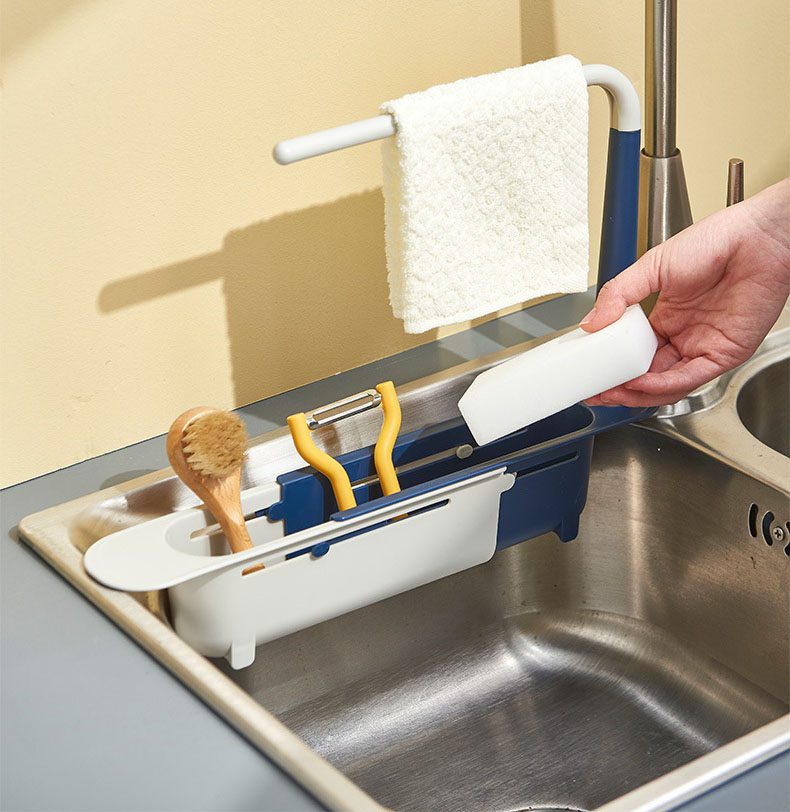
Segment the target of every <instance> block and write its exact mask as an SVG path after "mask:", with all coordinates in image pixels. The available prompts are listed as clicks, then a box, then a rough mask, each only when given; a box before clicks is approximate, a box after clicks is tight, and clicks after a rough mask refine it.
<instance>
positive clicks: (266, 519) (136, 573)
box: [84, 65, 654, 668]
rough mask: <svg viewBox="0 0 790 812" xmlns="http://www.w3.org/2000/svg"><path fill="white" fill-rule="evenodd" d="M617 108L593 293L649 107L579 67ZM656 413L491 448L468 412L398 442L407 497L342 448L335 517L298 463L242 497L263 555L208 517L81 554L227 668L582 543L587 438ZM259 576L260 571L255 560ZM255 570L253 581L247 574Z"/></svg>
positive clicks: (596, 411)
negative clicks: (467, 572) (158, 597)
mask: <svg viewBox="0 0 790 812" xmlns="http://www.w3.org/2000/svg"><path fill="white" fill-rule="evenodd" d="M584 73H585V77H586V79H587V83H588V85H598V86H600V87H603V88H604V89H605V90H606V91H607V93H608V95H609V98H610V101H611V110H612V127H611V129H610V135H609V151H608V162H607V172H606V188H605V198H604V215H603V228H602V238H601V252H600V258H599V269H598V283H599V286H600V285H601V284H603V283H604V282H606V281H607V280H609V279H611V278H612V277H613V276H615V275H616V274H617V273H618V272H619V271H621V270H622V269H623V268H625V267H627V266H628V265H630V264H631V263H632V262H633V261H634V259H635V255H636V240H637V196H638V171H639V150H640V132H639V123H640V109H639V99H638V96H637V94H636V91H635V90H634V87H633V86H632V85H631V83H630V82H629V81H628V79H627V78H626V77H625V76H624V75H623V74H622V73H620V72H619V71H617V70H615V69H614V68H611V67H609V66H606V65H587V66H585V67H584ZM393 132H394V127H393V123H392V120H391V119H390V117H389V116H378V117H376V118H372V119H368V120H366V121H362V122H358V123H356V124H349V125H345V126H343V127H336V128H334V129H331V130H325V131H323V132H319V133H314V134H312V135H306V136H302V137H299V138H294V139H291V140H289V141H283V142H281V143H280V144H278V145H277V146H276V147H275V149H274V156H275V158H276V160H278V161H279V162H280V163H290V162H293V161H297V160H301V159H303V158H308V157H312V156H316V155H320V154H324V153H326V152H330V151H332V150H336V149H341V148H343V147H346V146H353V145H355V144H361V143H364V142H366V141H371V140H375V139H378V138H383V137H387V136H389V135H392V134H393ZM653 413H654V410H650V409H628V408H612V407H597V408H590V407H587V406H584V405H582V404H577V405H575V406H572V407H570V408H568V409H565V410H563V411H561V412H558V413H557V414H555V415H553V416H551V417H547V418H546V419H544V420H541V421H539V422H537V423H534V424H533V425H531V426H529V427H527V428H525V429H522V430H521V431H518V432H515V433H513V434H510V435H508V436H507V437H504V438H502V439H500V440H497V441H495V442H492V443H488V444H486V445H483V446H475V445H474V441H473V438H472V435H471V433H470V432H469V430H468V428H467V427H466V425H465V424H464V422H463V420H462V419H461V418H460V416H459V417H456V418H453V419H450V420H447V421H444V422H442V423H439V424H434V425H428V426H426V427H424V428H421V429H418V430H416V431H411V432H409V433H407V434H405V435H403V436H401V437H400V438H399V439H398V441H397V442H396V443H395V446H394V450H393V455H392V456H393V462H394V464H395V466H396V470H397V474H398V478H399V480H400V485H401V488H402V490H401V491H400V492H398V493H392V494H390V495H383V494H382V491H381V487H380V484H379V482H378V479H377V477H376V476H375V466H374V458H373V447H372V446H371V447H366V448H360V449H357V450H355V451H351V452H349V453H346V454H343V455H341V456H340V457H338V461H339V462H340V463H341V464H342V465H343V467H344V468H345V470H346V472H347V473H348V475H349V478H350V480H351V482H352V485H353V492H354V497H355V501H356V506H355V507H351V508H348V509H345V510H338V507H337V503H336V501H335V498H334V495H333V493H332V490H331V488H329V487H328V483H327V481H326V479H325V478H324V477H323V476H321V475H320V474H318V472H317V471H315V470H314V469H313V468H310V467H305V468H301V469H299V470H296V471H291V472H288V473H285V474H282V475H280V476H278V477H277V478H276V481H272V482H270V483H268V484H263V485H259V486H258V487H255V488H251V489H248V490H246V491H244V492H243V493H242V508H243V510H244V514H245V516H246V517H248V522H247V524H248V530H249V533H250V536H251V538H252V540H253V543H254V547H253V549H250V550H245V551H244V552H240V553H235V554H227V552H226V549H227V548H226V547H225V546H224V544H223V541H224V539H223V538H222V536H221V534H220V533H219V532H218V530H217V528H216V526H215V525H214V524H213V520H212V518H211V516H210V515H209V514H208V513H207V512H206V511H205V510H203V509H201V508H191V509H187V510H181V511H177V512H175V513H172V514H169V515H166V516H161V517H159V518H156V519H152V520H150V521H147V522H143V523H141V524H138V525H135V526H133V527H128V528H125V529H122V530H120V531H118V532H115V533H112V534H110V535H107V536H105V537H104V538H102V539H101V540H99V541H97V542H96V543H95V544H93V545H92V546H91V547H90V548H89V549H88V551H87V552H86V554H85V558H84V564H85V568H86V569H87V571H88V572H89V573H90V574H91V575H92V576H93V577H94V578H96V580H98V581H100V582H101V583H103V584H105V585H107V586H110V587H113V588H115V589H120V590H125V591H129V592H146V591H155V590H161V589H167V590H168V596H169V604H170V611H171V616H172V619H173V624H174V626H175V628H176V631H177V632H178V633H179V634H180V635H181V637H183V638H184V639H185V640H186V641H187V642H188V643H190V644H191V645H192V646H193V647H194V648H195V649H196V650H197V651H199V652H200V653H202V654H205V655H207V656H211V657H222V656H225V657H227V659H228V660H229V662H230V664H231V665H232V666H233V668H244V667H246V666H248V665H250V664H251V663H252V662H253V661H254V658H255V649H256V647H257V646H258V645H261V644H262V643H265V642H268V641H270V640H273V639H276V638H278V637H282V636H284V635H287V634H290V633H292V632H295V631H298V630H300V629H304V628H306V627H308V626H311V625H314V624H316V623H319V622H321V621H323V620H328V619H329V618H332V617H336V616H338V615H341V614H344V613H346V612H349V611H352V610H354V609H357V608H360V607H362V606H366V605H369V604H371V603H374V602H376V601H379V600H382V599H384V598H387V597H390V596H392V595H396V594H399V593H401V592H405V591H406V590H409V589H412V588H414V587H417V586H420V585H422V584H426V583H429V582H430V581H434V580H437V579H439V578H443V577H445V576H448V575H452V574H454V573H456V572H460V571H461V570H464V569H467V568H469V567H472V566H475V565H477V564H481V563H483V562H485V561H487V560H489V559H490V558H491V557H492V556H493V555H494V553H495V552H496V551H497V550H501V549H504V548H506V547H509V546H511V545H514V544H518V543H521V542H524V541H527V540H529V539H532V538H535V537H537V536H540V535H541V534H544V533H547V532H554V533H556V534H557V536H558V537H559V538H560V539H561V540H562V541H570V540H572V539H574V538H575V537H576V534H577V532H578V526H579V516H580V514H581V512H582V510H583V508H584V505H585V500H586V496H587V483H588V479H589V473H590V460H591V455H592V448H593V438H594V436H595V435H596V434H598V433H600V432H602V431H605V430H607V429H610V428H613V427H615V426H619V425H622V424H624V423H629V422H633V421H635V420H640V419H642V418H644V417H647V416H649V415H651V414H653ZM256 563H263V564H264V565H265V567H264V569H261V570H258V571H256V572H251V571H250V569H251V565H252V564H256ZM245 573H246V574H245Z"/></svg>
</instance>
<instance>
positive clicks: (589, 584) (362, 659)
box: [217, 427, 790, 811]
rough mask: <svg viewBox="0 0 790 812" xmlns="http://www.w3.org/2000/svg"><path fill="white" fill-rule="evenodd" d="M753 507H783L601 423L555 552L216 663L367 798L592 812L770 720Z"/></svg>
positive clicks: (784, 672) (703, 462)
mask: <svg viewBox="0 0 790 812" xmlns="http://www.w3.org/2000/svg"><path fill="white" fill-rule="evenodd" d="M755 501H758V502H759V503H761V504H764V505H766V506H771V507H773V509H774V511H775V512H778V511H779V510H780V508H781V507H782V505H783V503H785V502H786V500H785V499H784V498H783V497H782V495H781V494H779V493H777V492H772V491H771V490H770V489H768V488H765V487H764V486H760V485H758V484H756V483H754V482H753V481H752V480H750V479H749V478H748V477H745V476H742V475H738V474H736V473H735V472H733V471H732V470H729V469H728V468H727V467H726V466H724V465H722V464H720V463H717V462H715V461H712V460H710V459H708V458H706V457H704V456H703V455H700V454H698V453H697V452H695V451H694V450H693V449H690V448H688V447H687V446H684V445H682V444H680V443H677V442H675V441H672V440H669V439H667V438H665V437H662V436H660V435H658V434H655V433H653V432H651V431H648V430H645V429H644V428H634V427H629V428H626V429H622V430H618V431H614V432H611V433H609V434H607V435H604V436H602V437H600V438H598V440H596V449H595V454H594V470H593V474H592V477H591V480H590V491H589V497H588V503H587V508H586V510H585V512H584V514H583V519H582V528H581V531H580V533H579V538H578V539H577V540H576V541H573V542H570V543H568V544H562V543H561V542H559V541H558V540H557V539H556V537H554V536H553V535H550V536H544V537H540V538H538V539H535V540H533V541H529V542H526V543H524V544H520V545H517V546H516V547H513V548H510V549H508V550H505V551H503V552H501V553H498V554H497V555H495V556H494V558H493V559H492V560H491V561H490V562H489V563H487V564H485V565H482V566H479V567H476V568H474V569H471V570H467V571H465V572H462V573H459V574H458V575H455V576H453V577H451V578H445V579H443V580H441V581H437V582H435V583H433V584H429V585H427V586H425V587H422V588H420V589H417V590H414V591H412V592H408V593H405V594H403V595H400V596H397V597H395V598H392V599H389V600H387V601H383V602H381V603H378V604H376V605H373V606H370V607H367V608H365V609H361V610H359V611H356V612H353V613H351V614H348V615H345V616H342V617H340V618H337V619H335V620H332V621H329V622H326V623H324V624H321V625H319V626H315V627H313V628H311V629H307V630H305V631H303V632H300V633H297V634H294V635H291V636H289V637H287V638H284V639H281V640H278V641H274V642H272V643H270V644H268V645H265V646H263V647H261V648H260V649H259V650H258V655H257V659H256V662H255V664H254V665H253V666H251V667H250V668H248V669H245V670H242V671H238V672H234V671H233V670H232V669H230V667H229V666H227V665H226V663H225V662H224V661H222V662H217V665H218V667H219V668H222V669H223V670H224V671H225V672H226V673H227V675H228V677H229V678H230V679H232V680H234V681H235V682H237V684H239V685H240V686H241V687H242V688H243V689H244V690H245V691H246V692H248V693H250V694H251V695H252V696H253V697H254V698H255V699H256V700H257V701H258V702H260V703H261V704H262V705H263V706H265V707H266V708H268V709H269V710H270V711H272V712H273V713H274V714H276V715H277V716H278V717H279V718H280V720H281V721H282V722H284V723H285V724H286V725H287V726H288V727H289V728H291V729H292V730H294V731H295V732H296V733H297V734H298V735H299V736H301V737H302V738H303V739H304V740H305V741H306V742H307V743H308V744H309V745H310V746H311V747H312V748H314V749H315V750H316V751H317V752H318V753H320V754H321V755H322V756H324V757H325V758H326V759H327V760H328V761H330V762H331V763H332V764H334V765H335V766H336V767H338V768H339V769H340V770H341V771H343V772H344V773H345V774H346V775H347V776H348V777H350V778H351V779H352V780H353V781H355V782H357V783H358V784H359V785H360V786H361V787H362V788H363V789H365V790H366V791H367V792H368V793H369V794H370V795H372V796H373V798H375V799H376V800H377V801H379V802H380V803H381V804H383V805H384V806H387V807H391V808H393V809H413V810H424V809H425V808H426V798H430V799H431V803H430V808H431V809H435V810H443V809H447V810H458V809H465V810H472V809H485V810H503V811H504V810H518V809H560V808H561V809H584V810H587V809H594V808H596V807H598V806H600V805H602V804H604V803H605V802H607V801H609V800H612V799H613V798H616V797H618V796H620V795H622V794H623V793H625V792H627V791H629V790H631V789H633V788H635V787H637V786H639V785H641V784H644V783H645V782H647V781H649V780H650V779H653V778H655V777H657V776H660V775H663V774H664V773H666V772H669V771H670V770H673V769H675V768H676V767H678V766H680V765H682V764H684V763H686V762H688V761H690V760H692V759H694V758H696V757H697V756H700V755H702V754H703V753H706V752H708V751H711V750H713V749H715V748H717V747H719V746H721V745H723V744H725V743H726V742H728V741H731V740H732V739H735V738H736V737H739V736H742V735H744V734H745V733H748V732H749V731H751V730H754V729H755V728H757V727H760V726H761V725H764V724H766V723H767V722H770V721H771V720H773V719H776V718H778V717H780V716H782V715H783V714H785V713H786V712H787V700H788V667H787V666H788V629H787V622H786V615H785V613H784V612H783V611H781V609H779V607H783V606H784V607H786V606H787V601H788V585H787V578H786V574H787V569H788V563H789V562H788V557H787V556H786V555H785V554H784V552H783V550H782V549H780V548H778V547H769V546H767V545H766V544H765V543H763V542H762V541H759V542H758V541H756V540H754V539H753V538H751V536H750V535H749V531H748V521H747V518H748V512H749V507H750V505H751V504H752V503H753V502H755ZM789 518H790V517H789Z"/></svg>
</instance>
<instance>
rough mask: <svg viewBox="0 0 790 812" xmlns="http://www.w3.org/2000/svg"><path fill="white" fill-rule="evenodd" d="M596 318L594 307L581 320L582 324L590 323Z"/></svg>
mask: <svg viewBox="0 0 790 812" xmlns="http://www.w3.org/2000/svg"><path fill="white" fill-rule="evenodd" d="M594 318H595V308H593V309H592V310H591V311H590V312H589V313H588V314H587V315H586V316H585V317H584V318H583V319H582V320H581V321H580V322H579V324H580V325H585V324H589V323H590V322H591V321H592V320H593V319H594Z"/></svg>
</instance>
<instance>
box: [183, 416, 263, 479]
mask: <svg viewBox="0 0 790 812" xmlns="http://www.w3.org/2000/svg"><path fill="white" fill-rule="evenodd" d="M181 448H182V449H183V451H184V457H186V461H187V463H188V464H189V467H190V468H191V469H192V470H193V471H194V472H195V473H196V474H200V475H201V476H212V477H224V476H228V475H229V474H232V473H233V472H234V471H236V470H237V469H238V468H240V467H241V464H242V463H243V462H244V455H245V454H246V452H247V432H246V431H245V429H244V423H242V421H241V420H240V418H238V417H237V416H236V415H235V414H230V413H229V412H209V413H208V414H205V415H203V416H202V417H198V418H196V419H195V420H193V421H192V422H191V423H190V424H189V425H188V426H187V427H186V429H185V430H184V435H183V437H182V439H181Z"/></svg>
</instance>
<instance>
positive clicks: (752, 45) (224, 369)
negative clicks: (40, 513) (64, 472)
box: [0, 0, 790, 484]
mask: <svg viewBox="0 0 790 812" xmlns="http://www.w3.org/2000/svg"><path fill="white" fill-rule="evenodd" d="M742 8H743V4H741V3H737V2H735V0H694V2H692V1H691V0H685V2H684V0H681V28H680V31H681V33H680V111H679V115H680V122H679V132H678V137H679V142H680V145H681V147H682V148H683V151H684V156H685V159H686V165H687V171H688V177H689V184H690V187H691V197H692V206H693V208H694V214H695V216H696V217H700V216H702V215H704V214H706V213H708V212H710V211H712V210H714V209H715V208H716V207H718V206H719V205H720V203H721V200H722V196H723V182H724V174H725V164H726V159H727V158H728V157H730V156H731V155H735V154H738V155H741V156H742V157H744V158H745V159H746V162H747V189H748V190H749V191H754V190H756V189H757V188H760V187H762V186H765V185H767V184H768V183H770V182H771V181H773V180H775V179H777V178H778V177H780V176H782V175H784V174H787V172H788V129H790V123H789V122H788V115H789V111H788V103H789V101H788V100H789V99H790V94H788V93H787V89H788V81H789V80H790V66H789V65H788V47H787V38H788V30H787V29H788V4H787V0H757V1H756V2H754V3H752V4H750V11H749V14H748V15H745V14H744V13H743V11H742ZM2 12H3V20H2V33H3V43H2V56H3V97H4V98H3V103H4V116H3V118H4V122H3V150H2V152H3V156H2V158H3V164H2V189H3V191H2V206H3V216H2V289H1V293H2V303H3V310H2V321H0V330H1V331H2V333H1V334H0V353H2V355H1V356H0V361H1V363H2V403H1V404H0V408H1V411H0V444H1V446H0V455H1V458H2V473H1V474H0V484H10V483H13V482H17V481H20V480H23V479H26V478H29V477H32V476H36V475H38V474H42V473H45V472H47V471H50V470H52V469H55V468H58V467H61V466H63V465H67V464H69V463H73V462H77V461H79V460H82V459H85V458H87V457H90V456H93V455H96V454H99V453H102V452H104V451H108V450H111V449H115V448H118V447H121V446H123V445H127V444H129V443H132V442H135V441H137V440H140V439H143V438H146V437H150V436H152V435H155V434H158V433H161V432H162V431H165V430H166V428H167V426H168V424H169V422H170V420H171V418H172V417H173V416H175V415H176V414H177V413H178V412H179V411H181V410H182V409H184V408H186V407H188V406H191V405H193V404H196V403H210V404H214V405H217V406H219V407H233V406H238V405H241V404H245V403H249V402H251V401H254V400H257V399H259V398H262V397H265V396H267V395H271V394H273V393H275V392H279V391H282V390H285V389H289V388H292V387H294V386H298V385H299V384H302V383H305V382H307V381H310V380H314V379H316V378H319V377H324V376H326V375H330V374H332V373H334V372H337V371H339V370H342V369H347V368H349V367H352V366H356V365H359V364H362V363H365V362H367V361H369V360H372V359H374V358H379V357H382V356H384V355H388V354H391V353H393V352H397V351H399V350H402V349H404V348H406V347H409V346H412V345H414V344H415V343H418V342H419V341H426V340H430V339H432V338H434V337H435V334H426V335H424V336H421V337H419V338H415V337H407V336H405V335H404V334H403V332H402V330H401V328H400V325H399V322H397V321H396V320H394V319H393V318H392V316H391V315H390V313H389V308H388V305H387V298H386V278H385V268H384V256H383V237H382V199H381V194H380V191H379V187H380V183H381V176H380V167H379V157H378V156H379V152H378V146H377V145H367V146H363V147H359V148H356V149H354V150H348V151H346V152H342V153H338V154H335V155H332V156H328V157H325V158H322V159H319V160H315V161H308V162H306V163H304V164H299V165H295V166H291V167H287V168H284V167H278V166H277V165H275V164H274V163H273V162H272V161H271V159H270V156H269V154H270V149H271V146H272V144H273V143H274V142H275V141H276V140H278V139H279V138H281V137H283V136H288V135H293V134H298V133H301V132H305V131H309V130H312V129H316V128H319V127H325V126H331V125H334V124H339V123H343V122H346V121H350V120H353V119H356V118H361V117H365V116H368V115H371V114H373V113H374V112H375V109H376V107H377V105H378V103H379V102H380V101H382V100H384V99H387V98H391V97H395V96H398V95H401V94H403V93H405V92H408V91H411V90H417V89H420V88H423V87H427V86H429V85H432V84H436V83H438V82H445V81H449V80H452V79H455V78H459V77H461V76H466V75H473V74H479V73H484V72H488V71H493V70H499V69H501V68H504V67H507V66H509V65H513V64H518V63H519V62H521V61H534V60H535V59H539V58H543V57H546V56H551V55H553V54H556V53H564V52H572V53H575V54H577V55H578V56H579V57H580V58H581V59H582V60H585V61H597V62H609V63H611V64H614V65H617V66H618V67H620V68H621V69H622V70H624V71H625V72H626V73H628V74H629V75H630V76H631V77H632V78H633V79H634V81H635V82H636V83H637V85H638V87H639V88H640V90H641V87H642V4H641V2H638V0H600V2H590V0H586V1H585V0H554V2H551V0H546V1H545V2H539V1H538V0H523V2H521V3H520V4H519V3H518V2H517V1H516V0H324V1H323V2H317V1H316V0H301V1H299V2H295V0H232V1H230V0H229V2H224V3H214V2H209V0H162V2H157V3H149V2H141V0H46V2H44V1H43V0H2ZM733 54H739V56H738V57H737V58H736V57H733V56H732V55H733ZM600 97H602V94H601V93H596V98H594V99H593V122H592V140H591V154H592V156H593V161H592V169H591V172H592V182H591V190H590V193H591V201H592V207H591V217H592V218H593V244H594V246H595V245H596V244H597V221H598V219H599V213H600V204H599V200H600V196H601V184H602V171H603V163H602V155H603V148H604V137H605V132H604V131H605V128H606V124H605V103H604V100H603V98H600ZM593 250H595V247H594V249H593ZM445 332H446V331H445Z"/></svg>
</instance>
